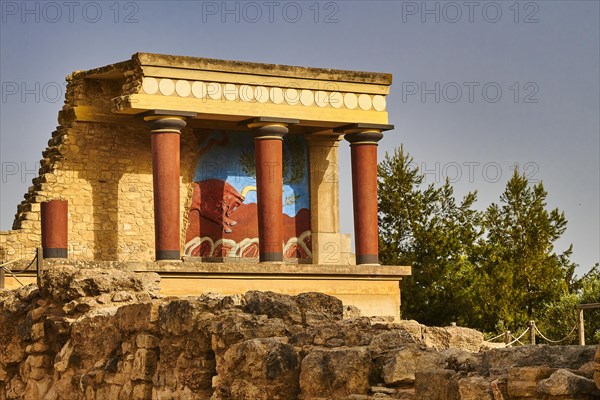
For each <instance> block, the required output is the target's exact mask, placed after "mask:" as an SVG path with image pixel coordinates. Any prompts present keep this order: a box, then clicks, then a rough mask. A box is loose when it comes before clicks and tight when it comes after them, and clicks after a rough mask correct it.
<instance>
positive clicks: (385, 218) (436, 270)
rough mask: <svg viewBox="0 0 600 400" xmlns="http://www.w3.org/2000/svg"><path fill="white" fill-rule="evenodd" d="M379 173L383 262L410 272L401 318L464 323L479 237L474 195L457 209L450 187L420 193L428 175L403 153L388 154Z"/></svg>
mask: <svg viewBox="0 0 600 400" xmlns="http://www.w3.org/2000/svg"><path fill="white" fill-rule="evenodd" d="M378 172H379V185H380V186H379V187H380V190H379V210H380V220H379V227H380V240H379V243H380V257H381V261H382V263H384V264H394V265H411V266H412V276H410V277H408V278H405V279H404V280H403V281H402V297H403V300H402V304H403V308H402V317H403V318H414V319H417V320H418V321H419V322H422V323H425V324H430V325H445V324H449V323H450V322H451V321H456V322H459V323H464V322H466V321H467V318H466V317H467V314H468V310H467V309H466V308H465V307H466V305H467V304H468V303H467V302H468V294H469V293H468V288H469V282H470V279H469V277H470V274H471V270H472V268H473V266H472V264H471V260H470V258H469V254H470V253H472V249H471V247H472V246H473V245H474V244H475V242H476V240H477V238H478V237H479V231H478V229H477V219H478V214H477V212H475V211H474V210H473V209H472V206H473V204H474V202H475V200H476V194H475V193H468V194H467V195H466V196H465V197H464V199H463V200H462V202H461V203H460V204H457V203H456V201H455V199H454V192H453V188H452V186H451V185H450V183H449V182H448V181H446V182H445V184H444V185H443V186H442V187H441V188H435V187H434V185H432V184H431V185H428V186H427V187H425V188H421V186H422V185H423V183H424V175H422V174H421V173H420V172H419V170H418V168H417V167H416V166H415V165H414V163H413V160H412V158H411V157H410V155H408V154H406V153H405V152H404V149H403V148H402V147H401V148H400V149H396V151H395V152H394V154H393V155H392V156H390V155H389V154H386V156H385V158H384V160H383V161H382V162H381V163H380V165H379V171H378Z"/></svg>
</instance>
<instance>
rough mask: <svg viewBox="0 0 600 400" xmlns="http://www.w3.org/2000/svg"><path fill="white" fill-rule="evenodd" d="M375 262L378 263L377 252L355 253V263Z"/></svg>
mask: <svg viewBox="0 0 600 400" xmlns="http://www.w3.org/2000/svg"><path fill="white" fill-rule="evenodd" d="M361 264H377V265H379V256H378V255H377V254H357V255H356V265H361Z"/></svg>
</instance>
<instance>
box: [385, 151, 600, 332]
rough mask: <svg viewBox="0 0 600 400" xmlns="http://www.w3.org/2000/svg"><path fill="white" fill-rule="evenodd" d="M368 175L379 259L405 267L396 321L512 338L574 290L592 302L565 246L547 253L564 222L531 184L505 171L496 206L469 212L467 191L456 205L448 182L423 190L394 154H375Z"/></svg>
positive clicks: (592, 288) (592, 292)
mask: <svg viewBox="0 0 600 400" xmlns="http://www.w3.org/2000/svg"><path fill="white" fill-rule="evenodd" d="M378 173H379V185H380V186H379V187H380V189H379V211H380V213H379V227H380V238H379V245H380V259H381V261H382V263H384V264H391V265H411V266H412V267H413V275H412V276H411V277H409V278H406V279H404V280H403V282H402V317H403V318H414V319H417V320H418V321H420V322H422V323H425V324H432V325H445V324H448V323H449V322H451V321H455V322H457V323H460V324H464V325H467V326H471V327H473V328H477V329H480V330H483V331H485V332H501V331H503V330H505V329H510V330H512V331H516V330H519V329H522V328H523V327H524V326H526V325H527V322H528V321H529V320H536V321H537V322H540V321H542V320H543V319H544V318H548V317H549V315H551V314H550V310H555V311H553V312H554V314H552V315H556V313H559V309H561V307H563V306H564V305H565V304H567V303H568V302H569V301H570V302H573V301H580V300H581V299H580V297H577V296H582V295H583V293H585V296H586V298H587V297H593V296H596V299H597V300H596V301H600V299H599V298H598V296H597V295H598V290H600V289H599V288H600V283H596V280H597V279H598V277H597V276H596V275H594V276H588V277H586V278H585V280H583V281H582V280H579V281H576V280H575V279H574V270H575V267H576V265H575V264H574V263H573V262H571V261H570V256H571V252H572V249H571V248H569V249H567V250H566V251H564V252H562V253H558V252H556V251H555V249H554V243H555V242H556V240H557V239H559V238H560V237H561V236H562V235H563V233H564V232H565V230H566V226H567V220H566V218H565V215H564V213H562V212H560V211H559V210H558V209H551V210H550V209H548V205H547V202H546V198H547V195H548V193H547V192H546V190H545V189H544V186H543V184H542V183H541V182H540V183H537V184H534V185H532V184H530V183H529V182H528V180H527V178H526V177H525V175H522V174H520V173H519V171H518V170H515V172H514V174H513V175H512V177H511V178H510V180H509V181H508V182H507V184H506V188H505V190H504V192H503V193H502V195H501V196H500V201H499V202H498V203H493V204H491V205H490V206H489V207H487V208H486V209H485V210H483V211H476V210H475V209H474V206H475V202H476V198H477V196H476V193H467V195H466V196H464V197H463V199H462V200H461V201H460V202H457V201H456V200H455V196H454V192H453V188H452V185H451V184H450V183H449V182H448V181H446V182H445V183H444V184H443V185H441V186H440V187H436V186H434V185H433V184H430V185H425V184H424V182H425V178H424V175H423V174H422V173H421V172H420V171H419V169H418V168H417V167H416V165H415V164H414V163H413V160H412V158H411V157H410V155H409V154H407V153H406V152H405V151H404V149H403V148H402V147H401V148H399V149H396V150H395V151H394V153H393V154H391V155H390V154H386V155H385V158H384V160H383V161H382V162H381V163H380V164H379V169H378ZM594 279H596V280H594ZM576 282H579V283H578V285H579V287H578V288H576ZM584 287H585V289H584ZM569 296H575V297H572V298H571V297H569ZM569 299H571V300H569ZM574 299H577V300H574ZM569 304H570V303H569ZM540 326H541V325H540ZM593 329H597V328H593ZM594 332H595V331H594ZM564 333H565V334H566V332H564Z"/></svg>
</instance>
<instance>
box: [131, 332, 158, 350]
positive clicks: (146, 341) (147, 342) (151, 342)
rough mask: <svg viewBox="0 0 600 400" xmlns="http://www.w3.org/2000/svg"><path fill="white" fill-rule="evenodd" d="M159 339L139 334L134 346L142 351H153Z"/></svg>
mask: <svg viewBox="0 0 600 400" xmlns="http://www.w3.org/2000/svg"><path fill="white" fill-rule="evenodd" d="M158 344H159V339H158V338H157V337H156V336H153V335H149V334H146V333H141V334H139V335H137V336H136V338H135V345H136V346H137V347H139V348H142V349H154V348H157V347H158Z"/></svg>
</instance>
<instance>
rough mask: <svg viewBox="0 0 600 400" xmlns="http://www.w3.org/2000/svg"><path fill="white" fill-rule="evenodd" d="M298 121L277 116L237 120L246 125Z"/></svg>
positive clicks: (294, 123)
mask: <svg viewBox="0 0 600 400" xmlns="http://www.w3.org/2000/svg"><path fill="white" fill-rule="evenodd" d="M299 123H300V121H299V120H297V119H292V118H279V117H256V118H250V119H245V120H243V121H240V122H238V125H240V126H248V125H251V124H276V125H296V124H299Z"/></svg>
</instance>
